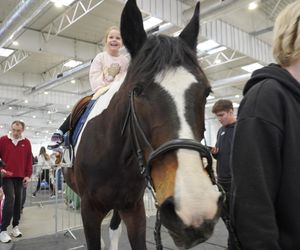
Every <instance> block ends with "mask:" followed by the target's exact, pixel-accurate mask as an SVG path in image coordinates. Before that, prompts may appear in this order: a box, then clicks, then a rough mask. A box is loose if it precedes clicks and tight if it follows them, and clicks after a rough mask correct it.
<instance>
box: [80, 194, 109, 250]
mask: <svg viewBox="0 0 300 250" xmlns="http://www.w3.org/2000/svg"><path fill="white" fill-rule="evenodd" d="M105 215H106V212H104V211H102V212H101V211H98V210H96V209H95V208H94V207H93V206H92V205H91V203H90V201H89V200H88V199H86V198H85V196H84V195H83V196H82V198H81V217H82V222H83V228H84V234H85V238H86V243H87V249H88V250H99V249H100V239H101V230H100V229H101V223H102V220H103V218H104V216H105Z"/></svg>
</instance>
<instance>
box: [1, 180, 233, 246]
mask: <svg viewBox="0 0 300 250" xmlns="http://www.w3.org/2000/svg"><path fill="white" fill-rule="evenodd" d="M34 190H35V183H33V184H32V185H31V186H30V187H29V188H28V190H27V199H26V204H25V208H24V210H23V214H22V216H21V221H20V225H19V228H20V230H21V232H22V233H23V237H22V238H18V239H15V238H13V239H12V242H11V243H8V244H5V243H0V250H77V249H79V250H86V249H87V248H86V243H85V237H84V234H83V230H82V226H81V225H82V221H81V216H80V213H79V211H75V210H74V209H72V208H70V206H67V205H66V202H65V196H64V193H62V192H61V193H59V194H58V195H57V200H56V198H55V199H50V198H49V197H50V193H51V192H50V190H41V191H40V192H39V193H38V195H37V196H36V197H35V198H32V197H31V194H32V192H33V191H34ZM56 203H57V206H55V204H56ZM144 203H145V208H146V215H147V216H148V219H147V235H146V241H147V249H148V250H155V249H156V247H155V241H154V237H153V231H154V223H155V216H153V215H154V214H155V211H156V210H155V207H154V203H153V200H152V196H151V194H150V193H149V194H147V192H146V194H145V196H144ZM56 214H57V217H56ZM109 221H110V216H107V218H106V219H105V220H104V221H103V223H102V237H103V239H104V242H105V245H106V246H105V247H104V248H103V250H108V249H109V236H108V223H109ZM122 228H123V232H122V235H121V239H120V244H119V249H120V250H130V249H131V248H130V245H129V241H128V238H127V232H126V227H125V226H124V225H122ZM68 229H69V230H68ZM10 230H11V227H9V228H8V231H10ZM56 232H57V233H56ZM72 235H73V236H75V238H76V239H75V238H74V237H72ZM161 237H162V244H163V246H164V249H167V250H175V249H177V248H176V247H175V245H174V243H173V241H172V239H171V238H170V236H169V234H168V233H167V231H166V230H165V228H163V227H162V230H161ZM226 241H227V230H226V228H225V226H224V224H223V222H222V221H221V220H220V221H219V223H218V224H217V226H216V228H215V231H214V234H213V236H212V237H211V238H210V239H209V240H208V241H207V242H205V243H202V244H201V245H199V246H196V247H194V248H192V249H193V250H221V249H225V248H226V247H225V246H226Z"/></svg>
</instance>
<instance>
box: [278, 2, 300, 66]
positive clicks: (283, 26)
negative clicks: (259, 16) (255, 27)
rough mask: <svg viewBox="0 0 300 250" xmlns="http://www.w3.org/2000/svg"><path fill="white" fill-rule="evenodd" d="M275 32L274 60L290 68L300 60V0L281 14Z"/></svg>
mask: <svg viewBox="0 0 300 250" xmlns="http://www.w3.org/2000/svg"><path fill="white" fill-rule="evenodd" d="M273 32H274V33H273V34H274V35H273V56H274V59H275V60H276V62H277V63H278V64H280V65H281V66H283V67H288V66H290V65H291V64H293V63H294V62H295V61H296V60H298V59H299V58H300V0H297V1H295V2H294V3H291V4H289V5H288V6H287V7H286V8H285V9H284V10H283V11H281V12H280V14H279V15H278V17H277V18H276V21H275V25H274V31H273Z"/></svg>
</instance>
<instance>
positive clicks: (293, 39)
mask: <svg viewBox="0 0 300 250" xmlns="http://www.w3.org/2000/svg"><path fill="white" fill-rule="evenodd" d="M273 55H274V58H275V60H276V61H277V63H278V64H271V65H269V66H266V67H264V68H261V69H259V70H256V71H255V72H254V73H253V74H252V76H251V79H250V80H249V81H248V82H247V84H246V85H245V88H244V98H243V100H242V102H241V105H240V108H239V112H238V120H237V124H236V128H235V134H234V140H233V148H232V155H231V167H232V175H233V179H232V201H231V206H230V207H231V220H232V225H233V227H234V229H235V232H236V236H237V239H238V240H239V242H240V249H243V250H279V249H282V250H298V249H300V237H299V233H300V181H299V179H300V1H299V0H297V1H295V2H294V3H292V4H290V5H288V6H287V7H286V8H285V9H284V10H283V11H282V12H281V13H280V14H279V16H278V17H277V19H276V22H275V26H274V41H273Z"/></svg>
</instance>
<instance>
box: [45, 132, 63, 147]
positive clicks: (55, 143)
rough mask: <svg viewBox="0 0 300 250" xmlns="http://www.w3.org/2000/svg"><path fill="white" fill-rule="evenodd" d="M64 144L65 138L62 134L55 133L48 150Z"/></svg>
mask: <svg viewBox="0 0 300 250" xmlns="http://www.w3.org/2000/svg"><path fill="white" fill-rule="evenodd" d="M63 142H64V137H63V135H62V133H59V132H58V133H54V134H53V135H52V137H51V142H50V144H48V146H47V148H48V149H49V150H52V149H55V148H58V147H59V146H60V145H61V144H62V143H63Z"/></svg>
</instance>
